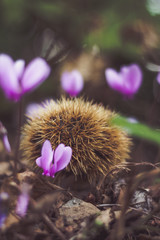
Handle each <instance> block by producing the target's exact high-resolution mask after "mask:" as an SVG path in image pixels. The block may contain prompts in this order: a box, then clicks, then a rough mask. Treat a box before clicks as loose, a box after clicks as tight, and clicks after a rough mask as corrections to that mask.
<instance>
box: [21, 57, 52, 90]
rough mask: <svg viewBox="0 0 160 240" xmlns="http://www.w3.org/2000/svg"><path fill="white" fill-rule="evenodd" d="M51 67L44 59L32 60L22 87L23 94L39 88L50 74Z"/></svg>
mask: <svg viewBox="0 0 160 240" xmlns="http://www.w3.org/2000/svg"><path fill="white" fill-rule="evenodd" d="M50 71H51V69H50V67H49V66H48V64H47V63H46V61H45V60H44V59H42V58H36V59H34V60H32V61H31V62H30V63H29V64H28V66H27V67H26V69H25V72H24V75H23V78H22V81H21V85H22V90H23V94H24V93H26V92H28V91H30V90H32V89H34V88H36V87H38V85H40V84H41V83H42V82H43V81H44V80H45V79H46V78H47V77H48V76H49V74H50Z"/></svg>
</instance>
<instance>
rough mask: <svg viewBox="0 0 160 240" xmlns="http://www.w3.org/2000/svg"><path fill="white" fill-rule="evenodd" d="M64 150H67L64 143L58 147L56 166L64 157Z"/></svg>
mask: <svg viewBox="0 0 160 240" xmlns="http://www.w3.org/2000/svg"><path fill="white" fill-rule="evenodd" d="M64 149H65V145H64V144H63V143H61V144H59V145H58V147H57V148H56V149H55V153H54V164H55V163H56V162H58V161H59V159H60V158H61V157H62V155H63V151H64ZM55 159H56V161H55Z"/></svg>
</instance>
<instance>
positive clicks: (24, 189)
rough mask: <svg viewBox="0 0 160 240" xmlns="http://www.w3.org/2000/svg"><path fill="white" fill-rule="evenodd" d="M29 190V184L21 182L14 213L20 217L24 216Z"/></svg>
mask: <svg viewBox="0 0 160 240" xmlns="http://www.w3.org/2000/svg"><path fill="white" fill-rule="evenodd" d="M29 192H30V186H29V185H28V184H27V183H23V184H22V186H21V194H20V196H19V197H18V201H17V206H16V214H18V215H19V216H21V217H24V216H25V215H26V212H27V208H28V204H29Z"/></svg>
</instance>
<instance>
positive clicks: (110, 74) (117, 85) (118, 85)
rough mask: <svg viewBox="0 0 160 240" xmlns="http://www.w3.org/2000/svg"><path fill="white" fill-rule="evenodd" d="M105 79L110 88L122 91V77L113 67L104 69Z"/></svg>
mask: <svg viewBox="0 0 160 240" xmlns="http://www.w3.org/2000/svg"><path fill="white" fill-rule="evenodd" d="M105 75H106V79H107V82H108V84H109V86H110V87H111V88H113V89H114V90H117V91H119V92H122V89H123V81H122V77H121V75H120V74H119V73H117V72H116V71H115V70H114V69H112V68H108V69H106V71H105Z"/></svg>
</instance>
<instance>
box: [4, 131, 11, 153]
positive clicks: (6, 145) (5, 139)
mask: <svg viewBox="0 0 160 240" xmlns="http://www.w3.org/2000/svg"><path fill="white" fill-rule="evenodd" d="M3 144H4V147H5V149H6V151H7V152H8V153H10V152H11V146H10V143H9V140H8V136H7V134H5V135H4V136H3Z"/></svg>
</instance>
